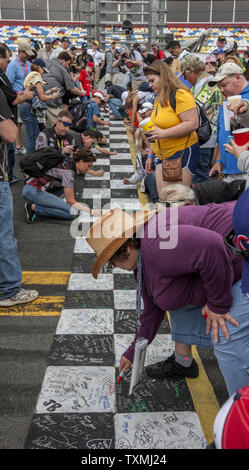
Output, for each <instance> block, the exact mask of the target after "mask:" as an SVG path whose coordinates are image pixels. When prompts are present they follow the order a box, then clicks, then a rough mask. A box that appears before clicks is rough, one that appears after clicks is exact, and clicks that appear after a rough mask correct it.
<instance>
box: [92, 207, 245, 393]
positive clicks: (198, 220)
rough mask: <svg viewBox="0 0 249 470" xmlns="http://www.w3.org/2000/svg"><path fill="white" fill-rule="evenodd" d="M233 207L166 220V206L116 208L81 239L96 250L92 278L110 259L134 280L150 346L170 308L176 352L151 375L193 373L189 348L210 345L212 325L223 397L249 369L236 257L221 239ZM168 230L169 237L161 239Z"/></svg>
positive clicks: (184, 210)
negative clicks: (139, 267) (129, 210)
mask: <svg viewBox="0 0 249 470" xmlns="http://www.w3.org/2000/svg"><path fill="white" fill-rule="evenodd" d="M234 205H235V202H229V203H225V204H217V205H215V204H210V205H205V206H188V207H181V208H179V209H178V212H176V209H173V210H171V215H170V222H171V225H169V221H168V217H167V216H166V214H168V213H169V212H168V211H163V212H160V213H158V214H155V212H139V213H136V214H135V215H134V216H132V215H129V214H127V213H125V212H124V211H122V210H121V209H118V208H117V209H114V210H111V211H110V212H108V213H105V214H104V215H102V216H101V217H99V218H98V219H97V220H96V222H95V223H94V224H93V225H92V227H91V229H90V230H89V232H88V234H87V236H86V240H87V242H88V243H89V245H90V246H91V247H92V248H93V250H94V251H95V252H96V254H97V259H96V261H95V262H94V264H93V266H92V274H93V277H94V278H97V276H98V274H99V271H100V269H101V268H102V267H103V266H104V264H105V263H107V262H109V263H111V265H112V266H114V267H115V268H121V269H124V270H128V271H132V270H133V271H134V275H135V277H136V280H137V285H139V284H140V283H141V285H142V286H141V292H142V298H143V302H144V309H143V314H142V315H141V327H140V335H139V336H141V337H143V338H146V339H148V342H149V343H151V341H153V339H154V337H155V336H156V334H157V331H158V329H159V328H160V325H161V323H162V321H163V318H164V316H165V311H166V310H169V311H170V316H171V330H172V339H173V341H175V343H176V354H175V355H172V356H171V357H170V358H168V359H166V360H165V361H163V362H160V363H156V364H153V365H151V366H148V367H147V369H146V371H147V373H148V375H150V377H153V378H161V379H162V378H165V377H171V376H172V375H178V376H187V377H191V378H194V377H197V375H198V366H197V364H196V363H195V361H194V359H193V358H192V357H191V345H193V344H196V345H198V346H201V347H206V348H209V347H210V346H211V341H212V340H211V335H210V332H211V329H212V333H213V344H214V352H215V355H216V357H217V359H218V362H219V366H220V369H221V371H222V374H223V376H224V378H225V380H226V384H227V388H228V391H229V394H231V393H234V389H236V388H239V387H241V386H245V385H249V375H248V374H247V373H246V369H245V364H247V365H248V367H249V359H248V358H249V330H248V327H247V326H246V328H244V319H245V317H246V315H245V309H246V313H249V312H248V302H245V300H244V298H243V297H242V296H241V291H240V286H239V284H240V283H239V282H237V281H238V280H239V279H240V278H241V269H242V262H241V259H240V257H239V256H237V255H235V254H233V253H232V252H231V251H230V250H229V249H228V248H226V246H225V244H224V240H223V237H224V236H226V235H227V233H229V231H230V230H231V227H232V214H233V209H234ZM173 211H175V212H173ZM177 215H178V225H177V224H175V225H172V217H173V220H174V217H176V216H177ZM175 222H176V221H175ZM169 234H170V240H169V241H168V240H167V242H165V240H166V239H167V238H169ZM138 263H142V275H141V277H140V276H137V272H138V271H137V264H138ZM140 281H141V282H140ZM243 315H244V316H243ZM204 317H205V318H207V321H205V318H204ZM136 337H137V334H136V336H135V339H134V341H133V342H132V344H131V345H130V346H129V348H128V349H127V350H126V351H125V352H124V353H123V355H122V357H121V361H120V366H119V369H120V371H121V370H122V369H125V370H127V369H128V368H129V367H130V366H131V364H132V362H133V356H134V347H135V340H136ZM229 338H230V339H229ZM228 339H229V341H228ZM246 358H247V359H246ZM246 360H247V363H246Z"/></svg>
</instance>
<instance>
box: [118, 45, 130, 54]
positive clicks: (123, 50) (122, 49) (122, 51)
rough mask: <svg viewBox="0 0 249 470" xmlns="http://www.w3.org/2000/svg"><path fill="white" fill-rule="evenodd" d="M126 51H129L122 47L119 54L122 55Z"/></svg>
mask: <svg viewBox="0 0 249 470" xmlns="http://www.w3.org/2000/svg"><path fill="white" fill-rule="evenodd" d="M128 50H129V49H128V47H127V46H122V47H120V53H121V54H124V53H125V52H127V51H128Z"/></svg>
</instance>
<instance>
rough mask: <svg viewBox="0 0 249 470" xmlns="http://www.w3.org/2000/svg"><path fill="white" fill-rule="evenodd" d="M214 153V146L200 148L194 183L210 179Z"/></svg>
mask: <svg viewBox="0 0 249 470" xmlns="http://www.w3.org/2000/svg"><path fill="white" fill-rule="evenodd" d="M213 154H214V148H204V149H203V148H200V160H199V163H198V166H197V169H196V173H195V175H194V176H193V179H192V183H194V184H196V183H202V182H203V181H207V180H209V179H210V176H209V172H210V170H211V167H212V164H211V162H212V158H213Z"/></svg>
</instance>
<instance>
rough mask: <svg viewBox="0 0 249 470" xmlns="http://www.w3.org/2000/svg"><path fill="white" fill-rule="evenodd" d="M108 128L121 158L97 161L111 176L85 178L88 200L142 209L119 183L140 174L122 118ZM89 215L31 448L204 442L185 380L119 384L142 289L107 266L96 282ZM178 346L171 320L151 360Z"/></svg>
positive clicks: (133, 194) (82, 223)
mask: <svg viewBox="0 0 249 470" xmlns="http://www.w3.org/2000/svg"><path fill="white" fill-rule="evenodd" d="M104 133H105V135H107V137H108V138H109V147H110V148H111V149H112V150H114V149H117V151H118V155H114V156H111V157H109V156H108V157H107V156H106V155H104V156H99V157H98V159H97V162H96V165H94V168H96V169H97V168H98V167H99V168H103V169H104V170H105V174H104V176H102V177H93V176H90V175H86V177H85V180H84V185H83V186H84V189H83V194H82V199H83V202H84V203H87V204H88V205H89V206H90V207H92V205H93V198H95V202H96V201H97V200H98V196H99V195H101V207H104V206H105V207H107V206H106V204H109V207H110V208H113V207H115V206H116V205H118V206H119V207H121V208H123V209H126V210H128V211H134V210H139V209H140V203H139V199H138V194H137V188H136V186H134V185H124V184H123V183H122V180H123V178H124V177H129V175H131V174H132V173H133V166H132V160H131V155H130V150H129V144H128V139H127V133H126V128H125V125H124V124H123V122H122V121H120V122H118V121H113V122H111V125H110V128H109V129H106V130H105V131H104ZM107 208H108V207H107ZM89 220H90V218H89V216H88V215H87V214H84V215H83V216H82V219H81V221H80V223H78V229H77V230H78V232H77V233H78V237H77V238H76V239H75V248H74V254H73V265H72V274H71V277H70V281H69V284H68V290H67V293H66V298H65V303H64V307H63V310H62V312H61V317H60V320H59V323H58V327H57V330H56V334H55V336H54V340H53V344H52V348H51V351H50V354H49V358H48V367H47V370H46V374H45V377H44V381H43V385H42V389H41V392H40V394H39V397H38V400H37V405H36V409H35V413H34V416H33V419H32V424H31V427H30V430H29V433H28V436H27V440H26V444H25V448H28V449H30V448H32V449H48V448H53V449H167V448H171V449H201V448H205V446H206V442H205V438H204V435H203V431H202V429H201V425H200V422H199V419H198V417H197V414H196V412H195V409H194V405H193V402H192V398H191V395H190V392H189V390H188V387H187V385H186V382H185V380H184V379H175V380H163V381H159V380H151V379H149V378H148V377H147V376H146V374H144V378H143V381H142V383H141V385H140V388H139V389H138V390H137V391H136V392H135V393H134V394H133V395H132V396H128V393H129V384H130V377H131V371H129V372H127V373H126V374H125V376H124V379H123V381H122V382H121V383H120V384H119V385H117V377H118V365H119V360H120V356H121V354H122V353H123V352H124V351H125V350H126V349H127V347H128V345H129V344H130V342H131V340H132V339H133V336H134V332H135V327H136V311H135V305H136V304H135V297H136V286H135V281H134V277H133V274H131V273H130V272H125V271H122V270H119V269H114V270H111V269H110V268H108V267H104V268H103V270H102V272H101V274H100V275H99V277H98V280H95V279H93V277H92V275H91V267H92V263H93V260H94V259H95V254H94V253H93V252H92V250H91V248H90V246H89V245H88V244H87V242H86V241H85V238H84V235H85V233H86V231H84V230H83V228H82V227H84V226H85V224H86V225H87V224H89ZM93 220H94V219H93ZM93 220H92V221H93ZM82 230H83V232H82ZM82 235H83V236H82ZM173 350H174V344H173V342H172V340H171V335H170V327H169V323H168V320H167V317H165V321H164V323H163V325H162V326H161V329H160V331H159V334H158V335H157V336H156V338H155V340H154V341H153V343H152V344H151V345H150V346H149V347H148V351H147V356H146V364H149V363H153V362H157V361H159V360H163V359H165V358H166V357H167V356H168V355H170V354H171V353H172V352H173Z"/></svg>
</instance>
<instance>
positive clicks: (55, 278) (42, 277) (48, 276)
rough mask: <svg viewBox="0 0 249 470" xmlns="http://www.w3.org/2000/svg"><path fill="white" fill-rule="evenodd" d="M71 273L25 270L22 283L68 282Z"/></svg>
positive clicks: (60, 283) (51, 283)
mask: <svg viewBox="0 0 249 470" xmlns="http://www.w3.org/2000/svg"><path fill="white" fill-rule="evenodd" d="M70 275H71V272H68V271H23V273H22V284H50V285H53V284H54V285H62V284H68V282H69V278H70Z"/></svg>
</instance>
